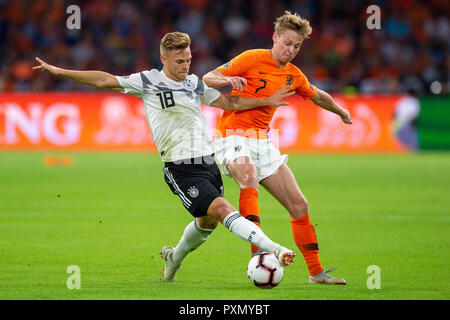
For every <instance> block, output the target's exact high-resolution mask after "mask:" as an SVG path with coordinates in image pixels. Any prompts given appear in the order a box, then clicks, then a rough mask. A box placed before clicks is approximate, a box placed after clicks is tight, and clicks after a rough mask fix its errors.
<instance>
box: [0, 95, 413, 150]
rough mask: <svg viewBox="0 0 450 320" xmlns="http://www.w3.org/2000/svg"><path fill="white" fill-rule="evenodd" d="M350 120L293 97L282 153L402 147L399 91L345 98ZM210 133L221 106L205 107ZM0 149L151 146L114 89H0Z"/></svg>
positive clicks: (282, 114)
mask: <svg viewBox="0 0 450 320" xmlns="http://www.w3.org/2000/svg"><path fill="white" fill-rule="evenodd" d="M334 98H335V99H336V101H337V102H338V103H339V104H340V105H341V106H343V107H345V108H347V109H348V110H349V111H350V114H351V116H352V119H353V124H352V125H346V124H344V123H342V121H341V120H340V118H339V117H338V116H336V115H335V114H332V113H330V112H328V111H326V110H324V109H322V108H320V107H318V106H316V105H314V104H313V103H312V102H311V101H309V100H303V99H302V98H300V97H298V96H293V97H291V98H289V99H288V101H289V103H290V104H289V105H288V106H284V107H281V108H279V109H278V110H277V112H276V113H275V116H274V119H273V121H272V126H271V128H272V129H271V131H270V135H271V139H272V142H273V143H274V144H275V145H277V146H279V148H280V149H281V150H282V151H285V152H292V151H301V152H303V151H305V152H405V151H407V150H408V149H407V147H406V146H404V145H402V144H401V143H400V142H399V140H398V139H397V138H396V136H395V132H394V129H393V123H394V116H395V110H396V108H397V105H398V101H399V100H400V99H401V97H400V96H395V97H361V96H358V97H354V98H351V97H344V96H335V97H334ZM202 110H203V113H204V115H205V117H206V118H207V120H208V123H209V125H210V129H211V134H213V131H214V128H215V127H216V125H217V122H218V120H219V118H220V115H221V113H222V110H220V109H216V108H212V107H208V106H203V109H202ZM0 149H1V150H80V151H81V150H86V151H94V150H96V151H106V150H111V151H114V150H117V151H156V147H155V144H154V142H153V139H152V137H151V134H150V129H149V128H148V124H147V120H146V118H145V111H144V107H143V104H142V101H141V100H140V99H138V98H135V97H132V96H129V95H124V94H115V93H112V94H111V93H104V94H103V93H101V94H99V93H39V94H32V93H13V94H0Z"/></svg>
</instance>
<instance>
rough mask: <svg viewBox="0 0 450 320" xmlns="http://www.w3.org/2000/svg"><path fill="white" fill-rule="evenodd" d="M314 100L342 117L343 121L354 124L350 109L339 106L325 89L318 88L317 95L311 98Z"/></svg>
mask: <svg viewBox="0 0 450 320" xmlns="http://www.w3.org/2000/svg"><path fill="white" fill-rule="evenodd" d="M311 100H312V102H314V103H315V104H316V105H318V106H319V107H321V108H324V109H326V110H328V111H331V112H333V113H335V114H337V115H338V116H340V117H341V119H342V121H343V122H344V123H347V124H352V118H351V117H350V112H348V110H346V109H344V108H342V107H341V106H339V105H338V104H337V103H336V102H335V101H334V99H333V98H332V97H331V96H330V95H329V94H328V93H326V92H325V91H323V90H320V89H319V88H317V92H316V95H315V96H314V97H312V98H311Z"/></svg>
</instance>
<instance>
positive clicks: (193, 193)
mask: <svg viewBox="0 0 450 320" xmlns="http://www.w3.org/2000/svg"><path fill="white" fill-rule="evenodd" d="M199 193H200V192H199V191H198V189H197V188H196V187H195V186H192V187H190V188H189V189H188V194H189V196H190V197H191V198H197V197H198V194H199Z"/></svg>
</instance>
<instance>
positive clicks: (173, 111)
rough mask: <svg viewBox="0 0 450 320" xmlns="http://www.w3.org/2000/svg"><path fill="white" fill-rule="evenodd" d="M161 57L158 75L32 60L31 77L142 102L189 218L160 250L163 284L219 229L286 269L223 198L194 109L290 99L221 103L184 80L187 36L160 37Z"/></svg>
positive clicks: (215, 94) (281, 256)
mask: <svg viewBox="0 0 450 320" xmlns="http://www.w3.org/2000/svg"><path fill="white" fill-rule="evenodd" d="M160 51H161V62H162V63H163V69H162V70H161V71H159V70H156V69H152V70H146V71H142V72H138V73H134V74H131V75H129V76H124V77H121V76H113V75H111V74H109V73H106V72H102V71H75V70H66V69H61V68H58V67H55V66H52V65H49V64H47V63H45V62H44V61H42V60H41V59H39V58H36V60H37V61H38V62H39V64H40V65H39V66H35V67H34V68H33V69H35V70H42V71H48V72H50V73H51V74H53V75H56V76H61V77H65V78H69V79H72V80H75V81H77V82H80V83H84V84H88V85H92V86H95V87H97V88H107V89H112V90H115V91H119V92H124V93H128V94H131V95H134V96H137V97H139V98H141V99H142V101H143V102H144V106H145V114H146V117H147V121H148V123H149V126H150V130H151V132H152V135H153V139H154V141H155V143H156V146H157V148H158V151H159V154H160V156H161V159H162V161H164V178H165V181H166V182H167V184H168V185H169V187H170V188H171V190H172V192H173V193H174V194H177V195H178V196H179V198H180V200H181V202H182V204H183V205H184V206H185V208H186V209H187V210H188V211H189V212H190V213H191V214H192V216H193V217H195V219H194V221H192V222H191V223H189V224H188V225H187V227H186V228H185V230H184V233H183V235H182V237H181V239H180V240H179V242H178V244H177V246H176V247H175V248H172V247H170V246H165V247H163V248H162V250H161V256H162V258H163V259H164V261H165V268H164V272H163V281H174V280H175V277H176V272H177V270H178V269H179V268H180V266H181V263H182V261H183V259H184V258H185V257H186V256H187V254H188V253H189V252H191V251H193V250H195V249H196V248H198V247H199V246H200V245H201V244H202V243H203V242H205V241H206V240H207V239H208V237H209V235H210V234H211V232H212V231H213V230H214V229H215V228H216V227H217V225H218V223H219V222H221V223H222V224H223V225H224V226H225V227H226V228H227V229H229V230H230V231H231V232H233V233H234V234H235V235H236V236H238V237H239V238H241V239H243V240H246V241H248V242H250V243H252V244H254V245H257V246H258V247H260V248H263V249H264V250H266V251H268V252H271V253H273V254H275V255H276V256H277V258H278V260H279V261H280V263H282V264H283V265H289V264H290V263H291V262H292V261H293V258H294V256H295V253H294V252H293V251H291V250H289V249H286V248H285V247H283V246H281V245H279V244H278V243H275V242H273V241H272V240H270V239H269V238H268V237H267V236H266V235H265V234H264V233H263V232H262V230H261V229H260V228H259V227H258V226H256V225H255V224H254V223H252V222H250V221H248V220H247V219H245V218H243V217H242V216H241V215H240V214H239V212H238V211H237V210H236V209H235V208H234V207H233V206H232V205H231V204H230V203H229V202H228V201H227V200H226V199H225V198H223V184H222V179H221V176H220V171H219V169H218V167H217V164H216V162H215V160H214V150H213V144H212V139H211V137H210V136H209V134H208V126H207V122H206V119H205V117H204V116H203V114H202V113H201V104H202V103H203V104H205V105H210V106H213V107H218V108H222V109H225V110H246V109H251V108H255V107H259V106H266V105H271V106H282V105H286V104H287V103H285V102H281V100H282V99H284V98H287V97H289V96H291V95H292V94H293V92H289V91H290V89H291V87H285V88H282V89H281V90H279V91H277V92H276V93H275V94H273V95H272V96H270V97H265V98H245V97H237V96H223V95H221V94H220V92H219V91H217V90H215V89H213V88H209V87H208V86H207V85H206V84H205V83H204V82H203V81H202V79H200V78H199V77H197V76H196V75H189V74H188V72H189V67H190V63H191V59H192V56H191V50H190V38H189V35H187V34H185V33H181V32H172V33H168V34H166V35H165V36H164V37H163V38H162V40H161V44H160Z"/></svg>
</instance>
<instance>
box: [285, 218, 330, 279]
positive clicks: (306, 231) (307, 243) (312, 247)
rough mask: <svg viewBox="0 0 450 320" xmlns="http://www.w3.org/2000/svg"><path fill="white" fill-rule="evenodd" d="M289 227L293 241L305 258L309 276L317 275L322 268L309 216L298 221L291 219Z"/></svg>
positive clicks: (314, 231) (314, 232)
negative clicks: (290, 227) (290, 226)
mask: <svg viewBox="0 0 450 320" xmlns="http://www.w3.org/2000/svg"><path fill="white" fill-rule="evenodd" d="M291 225H292V233H293V235H294V241H295V243H296V244H297V247H298V248H299V249H300V251H301V253H302V254H303V257H304V258H305V262H306V265H307V266H308V270H309V273H310V275H311V276H315V275H317V274H319V273H320V272H321V271H322V270H323V268H322V265H321V263H320V259H319V245H318V244H317V236H316V230H315V228H314V226H313V224H312V223H311V220H310V219H309V214H306V215H304V216H302V217H300V218H298V219H291Z"/></svg>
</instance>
